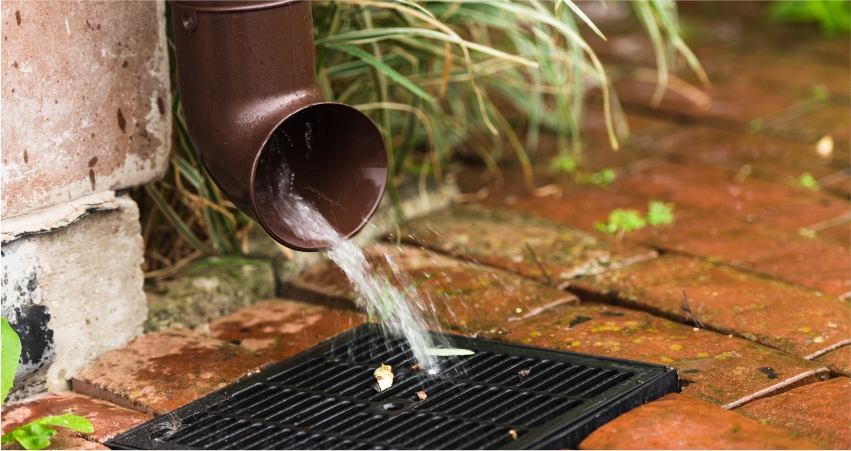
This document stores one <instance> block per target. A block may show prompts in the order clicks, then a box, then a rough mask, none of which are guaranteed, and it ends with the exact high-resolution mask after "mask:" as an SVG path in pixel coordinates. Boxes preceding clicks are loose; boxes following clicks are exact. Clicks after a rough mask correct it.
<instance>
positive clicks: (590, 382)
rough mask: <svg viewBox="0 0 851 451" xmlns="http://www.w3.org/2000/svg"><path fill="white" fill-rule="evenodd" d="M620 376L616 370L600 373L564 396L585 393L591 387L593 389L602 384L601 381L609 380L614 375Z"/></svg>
mask: <svg viewBox="0 0 851 451" xmlns="http://www.w3.org/2000/svg"><path fill="white" fill-rule="evenodd" d="M616 374H618V372H617V371H614V370H606V371H598V372H597V373H596V374H594V375H592V376H591V377H590V378H588V379H585V380H584V381H582V382H581V383H579V384H578V385H576V386H574V387H573V388H571V389H570V390H568V391H566V392H565V393H564V394H565V395H566V396H574V395H578V394H579V393H582V392H584V391H585V390H586V389H588V388H589V387H593V386H594V385H596V384H598V383H600V382H601V381H603V380H605V379H608V378H610V377H612V376H614V375H616Z"/></svg>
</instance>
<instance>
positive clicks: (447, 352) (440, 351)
mask: <svg viewBox="0 0 851 451" xmlns="http://www.w3.org/2000/svg"><path fill="white" fill-rule="evenodd" d="M475 353H476V352H475V351H471V350H469V349H456V348H428V349H426V354H428V355H436V356H438V357H448V356H453V355H473V354H475Z"/></svg>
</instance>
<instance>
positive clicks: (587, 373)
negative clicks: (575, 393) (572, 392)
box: [549, 368, 600, 393]
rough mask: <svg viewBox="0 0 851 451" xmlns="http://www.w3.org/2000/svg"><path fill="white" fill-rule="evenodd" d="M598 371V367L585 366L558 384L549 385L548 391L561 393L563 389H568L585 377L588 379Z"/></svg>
mask: <svg viewBox="0 0 851 451" xmlns="http://www.w3.org/2000/svg"><path fill="white" fill-rule="evenodd" d="M599 372H600V368H585V369H584V370H582V371H579V372H578V373H576V374H574V375H572V376H570V377H568V378H567V379H564V380H562V381H561V382H559V383H558V384H555V385H553V386H552V387H550V389H549V391H550V393H561V392H563V391H565V390H568V389H570V388H571V387H574V386H576V385H577V384H579V383H581V382H582V381H584V380H585V379H588V378H589V377H591V376H593V375H595V374H597V373H599Z"/></svg>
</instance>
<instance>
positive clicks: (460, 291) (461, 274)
mask: <svg viewBox="0 0 851 451" xmlns="http://www.w3.org/2000/svg"><path fill="white" fill-rule="evenodd" d="M366 252H367V253H368V255H370V256H371V258H372V259H374V261H376V262H378V261H381V260H379V259H380V258H383V257H381V256H382V255H383V254H384V253H385V252H389V253H391V255H397V260H396V265H397V267H398V268H399V269H400V270H401V271H402V273H403V279H404V280H403V281H399V280H397V279H393V278H391V282H392V283H393V284H394V285H396V286H397V287H398V288H402V289H404V288H407V285H406V284H409V283H410V281H411V280H417V279H420V278H422V277H423V276H426V275H428V276H429V278H428V280H425V281H423V282H422V283H421V284H420V285H419V286H418V287H417V288H416V291H417V293H419V294H420V295H421V296H423V297H425V298H427V299H429V301H430V302H431V303H432V305H433V312H434V315H435V319H436V320H437V324H440V325H441V326H442V327H446V328H448V329H450V330H453V331H456V332H463V333H468V334H476V333H479V332H480V331H484V330H488V329H491V328H494V327H498V326H499V325H500V324H503V323H507V322H512V321H516V320H519V319H520V318H523V317H532V316H535V315H539V314H541V313H543V312H545V311H548V310H549V309H551V308H553V307H555V306H557V305H562V304H571V303H576V302H578V299H577V298H576V296H574V295H573V294H570V293H565V292H564V291H561V290H557V289H555V288H550V287H547V286H545V285H543V284H540V283H537V282H535V281H533V280H530V279H528V278H525V277H521V276H518V275H515V274H511V273H506V272H503V271H500V270H496V269H490V268H486V267H483V266H479V265H476V264H472V263H465V262H462V261H460V260H455V259H451V258H448V257H443V256H440V255H433V254H431V253H429V252H428V251H426V250H423V249H417V248H414V247H411V246H401V247H400V248H396V247H395V246H391V245H377V246H372V247H370V248H367V249H366ZM347 283H348V282H347V280H346V278H345V276H344V275H343V273H342V271H341V270H340V269H339V268H337V266H336V265H334V264H332V263H327V262H324V263H320V264H317V265H315V266H314V267H312V268H309V269H308V270H307V271H305V273H304V274H302V275H301V276H299V277H298V278H296V279H295V280H293V281H291V284H292V285H297V286H299V287H300V288H299V289H300V291H301V292H302V293H303V292H307V293H308V294H307V296H306V299H303V300H307V301H314V300H319V301H322V299H323V298H325V297H326V296H328V295H329V294H330V295H332V296H334V299H336V300H346V301H347V302H349V305H351V306H352V307H354V305H355V301H354V298H353V295H352V294H351V293H350V291H349V290H348V288H347ZM290 296H295V294H294V293H293V292H292V291H290ZM300 299H302V298H300ZM426 322H428V323H432V322H434V321H432V318H426Z"/></svg>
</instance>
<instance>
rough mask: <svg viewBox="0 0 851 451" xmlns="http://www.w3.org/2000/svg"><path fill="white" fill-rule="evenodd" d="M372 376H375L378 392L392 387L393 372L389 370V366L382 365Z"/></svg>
mask: <svg viewBox="0 0 851 451" xmlns="http://www.w3.org/2000/svg"><path fill="white" fill-rule="evenodd" d="M372 374H373V376H375V381H376V385H377V386H378V391H380V392H381V391H384V390H387V389H388V388H390V387H391V386H393V370H392V369H391V368H390V365H385V364H383V363H382V364H381V366H379V367H378V368H377V369H376V370H375V372H374V373H372Z"/></svg>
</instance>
